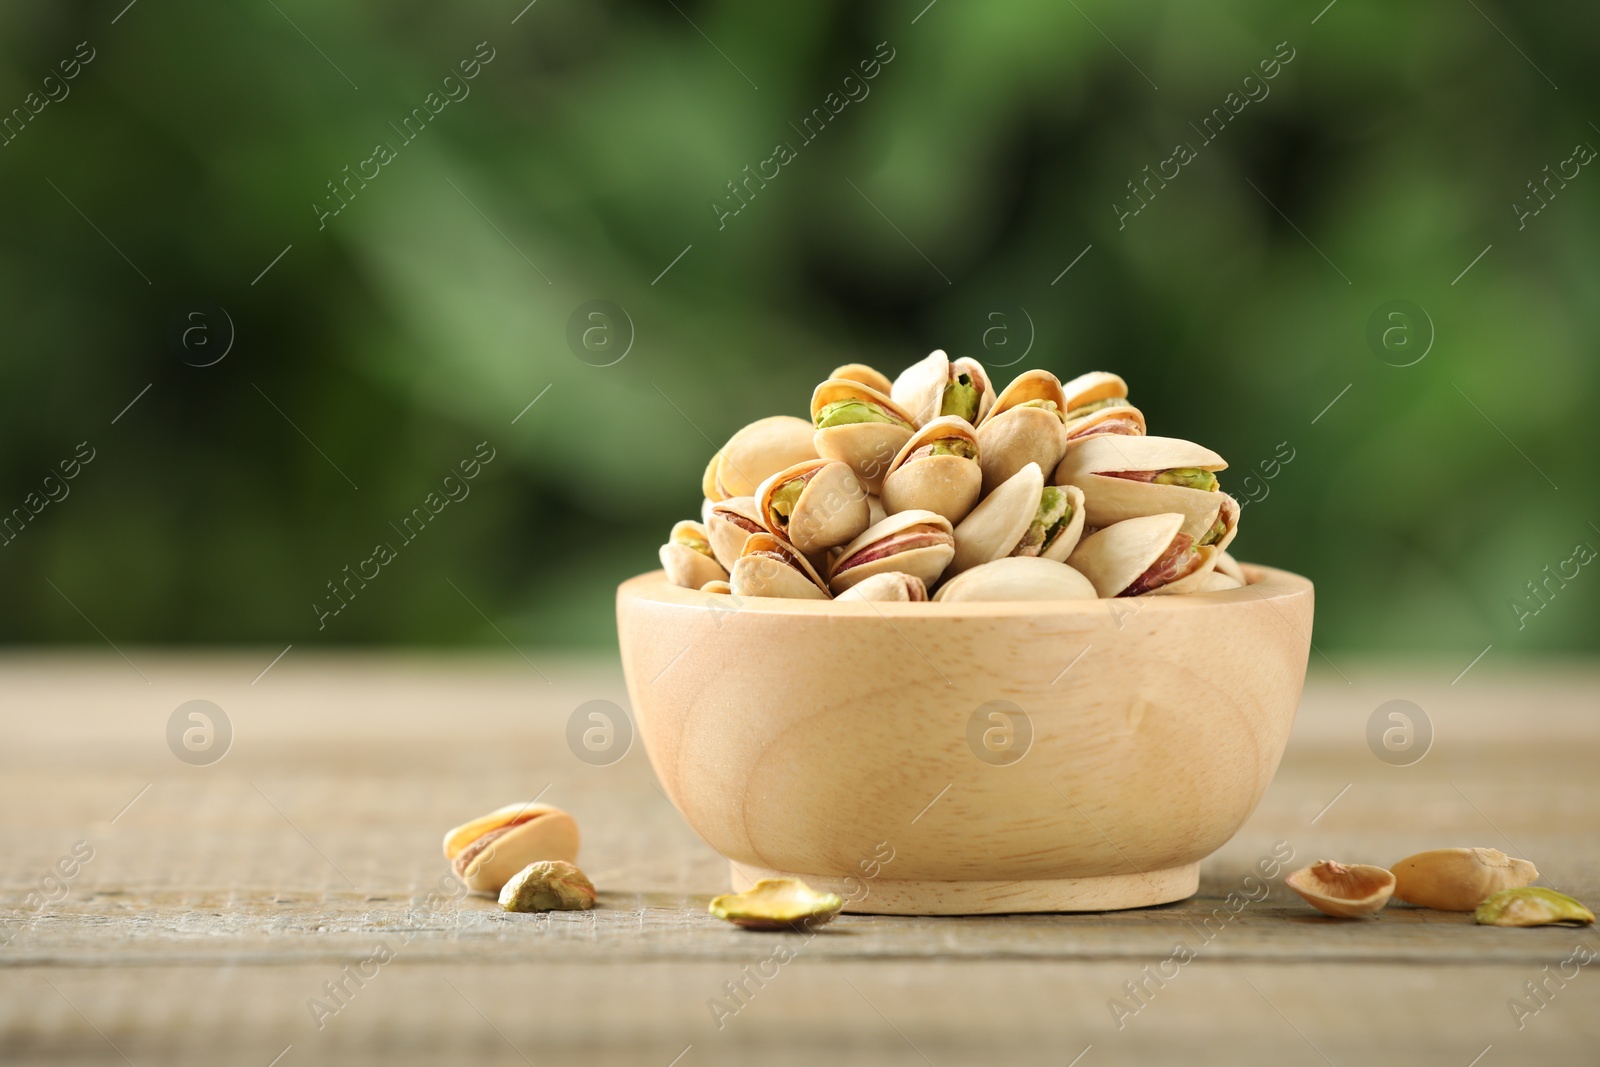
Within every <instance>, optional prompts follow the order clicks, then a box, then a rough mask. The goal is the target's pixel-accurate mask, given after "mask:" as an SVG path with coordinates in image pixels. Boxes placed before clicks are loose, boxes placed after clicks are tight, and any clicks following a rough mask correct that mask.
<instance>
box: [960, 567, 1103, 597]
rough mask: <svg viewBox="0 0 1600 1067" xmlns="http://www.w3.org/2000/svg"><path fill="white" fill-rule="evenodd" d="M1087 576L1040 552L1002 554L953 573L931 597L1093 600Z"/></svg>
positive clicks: (1092, 588) (1091, 587) (1092, 587)
mask: <svg viewBox="0 0 1600 1067" xmlns="http://www.w3.org/2000/svg"><path fill="white" fill-rule="evenodd" d="M1095 596H1096V593H1095V591H1094V586H1093V585H1091V584H1090V582H1089V579H1087V578H1085V577H1084V576H1083V575H1081V574H1079V573H1078V572H1077V571H1075V570H1073V569H1072V568H1071V567H1069V566H1068V565H1067V564H1065V563H1060V562H1058V561H1056V560H1053V559H1045V558H1044V557H1043V556H1002V557H1000V558H999V559H996V560H991V561H989V562H988V563H980V564H979V565H978V566H976V567H973V568H972V569H971V570H968V571H964V572H962V573H961V574H958V575H956V576H955V577H954V578H951V579H950V580H949V581H947V582H945V583H944V585H943V586H941V587H940V589H939V592H938V593H936V594H935V595H934V598H933V599H935V600H939V601H945V602H953V603H960V602H972V601H990V600H1093V599H1095Z"/></svg>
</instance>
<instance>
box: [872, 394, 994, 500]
mask: <svg viewBox="0 0 1600 1067" xmlns="http://www.w3.org/2000/svg"><path fill="white" fill-rule="evenodd" d="M982 488H983V469H982V468H981V467H980V466H978V434H977V431H975V430H974V429H973V428H972V427H971V425H969V424H968V423H967V421H966V420H965V419H962V418H958V417H957V416H954V415H946V416H941V417H939V418H937V419H934V420H933V421H932V422H929V423H928V424H927V425H925V426H923V427H922V429H920V430H918V431H917V432H916V433H914V434H912V435H911V439H910V440H909V441H907V442H906V443H905V445H904V446H902V447H901V449H900V452H899V454H898V455H896V456H895V457H894V461H893V462H891V463H890V464H889V471H888V473H887V474H885V475H884V478H883V507H884V510H885V511H887V512H888V513H889V514H894V513H896V512H900V511H910V510H913V509H920V510H922V511H932V512H934V513H935V514H938V515H943V516H944V517H945V518H947V519H949V520H950V521H951V522H952V523H957V522H960V521H961V520H962V519H964V518H966V517H967V512H969V511H971V510H972V506H973V505H974V504H976V503H977V502H978V493H979V491H980V490H981V489H982Z"/></svg>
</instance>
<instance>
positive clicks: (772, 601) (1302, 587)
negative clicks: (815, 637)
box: [617, 563, 1313, 620]
mask: <svg viewBox="0 0 1600 1067" xmlns="http://www.w3.org/2000/svg"><path fill="white" fill-rule="evenodd" d="M1240 567H1241V568H1242V569H1243V570H1244V574H1245V577H1246V578H1248V579H1249V580H1250V584H1249V585H1246V586H1243V587H1241V588H1239V589H1223V590H1217V591H1215V592H1209V593H1184V594H1181V595H1178V596H1160V595H1145V596H1140V597H1105V598H1095V599H1093V600H1009V601H979V602H974V601H962V602H959V603H953V604H952V603H945V602H944V601H931V600H930V601H919V602H916V603H911V602H906V601H870V600H855V601H845V602H843V603H841V602H839V601H837V600H792V599H788V598H784V597H749V596H747V597H735V596H734V595H733V594H731V593H704V592H701V591H700V590H698V589H686V588H684V587H683V586H680V585H673V584H672V583H671V582H669V581H667V575H666V572H665V571H663V570H660V569H657V570H653V571H647V572H645V573H644V574H639V575H635V576H634V577H632V578H629V579H628V580H627V581H625V582H623V583H622V584H621V585H619V586H617V600H618V602H619V604H620V603H621V602H622V601H624V600H635V601H641V602H644V603H649V604H659V605H667V606H674V607H682V608H689V609H692V610H695V611H707V610H713V609H714V610H722V611H739V612H746V611H754V612H757V613H759V614H762V615H778V616H790V617H795V618H816V617H819V616H820V617H824V618H859V617H871V616H874V615H876V616H880V617H882V618H884V619H893V620H899V619H974V618H1009V617H1033V616H1048V617H1051V618H1061V617H1087V616H1089V615H1091V614H1101V613H1104V612H1105V611H1106V610H1107V608H1108V607H1110V606H1112V605H1115V604H1118V603H1120V604H1122V605H1125V606H1126V608H1127V610H1128V611H1129V612H1130V613H1131V612H1138V613H1140V614H1143V613H1144V612H1146V611H1153V612H1155V617H1158V618H1159V617H1162V616H1165V615H1172V614H1176V613H1179V612H1185V611H1218V610H1228V609H1230V608H1238V607H1240V606H1249V605H1254V604H1256V603H1258V602H1260V601H1267V602H1268V603H1269V604H1270V603H1271V602H1272V601H1275V600H1292V599H1298V598H1299V597H1303V596H1309V595H1310V594H1311V593H1312V592H1313V586H1312V583H1311V580H1310V579H1309V578H1305V577H1302V576H1301V575H1298V574H1295V573H1293V572H1291V571H1285V570H1279V569H1278V568H1276V567H1266V566H1262V565H1260V564H1255V563H1241V564H1240Z"/></svg>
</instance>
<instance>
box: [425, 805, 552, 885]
mask: <svg viewBox="0 0 1600 1067" xmlns="http://www.w3.org/2000/svg"><path fill="white" fill-rule="evenodd" d="M444 855H445V859H447V860H449V861H450V869H451V870H453V871H455V874H456V877H457V878H459V879H461V881H462V883H463V884H464V885H465V886H466V887H467V888H468V889H470V890H472V891H473V892H475V893H484V894H486V895H488V896H494V895H495V894H496V893H498V892H500V887H501V886H503V885H505V884H506V882H507V881H509V880H510V878H511V876H512V875H513V874H516V873H517V872H518V871H520V870H522V868H524V867H526V866H527V865H528V864H530V863H534V862H537V861H539V860H565V861H566V862H568V863H571V862H573V861H574V860H576V859H577V858H578V823H577V821H576V820H574V819H573V817H572V816H571V815H568V814H567V813H566V812H564V811H562V810H561V809H560V808H557V807H552V806H551V805H549V804H534V803H526V804H507V805H506V806H505V807H503V808H500V809H498V810H496V811H491V812H490V813H489V814H487V815H484V816H480V817H479V818H476V819H473V820H472V821H471V822H468V823H463V824H462V825H460V826H458V827H456V828H455V829H454V830H451V831H450V832H449V833H447V834H445V835H444Z"/></svg>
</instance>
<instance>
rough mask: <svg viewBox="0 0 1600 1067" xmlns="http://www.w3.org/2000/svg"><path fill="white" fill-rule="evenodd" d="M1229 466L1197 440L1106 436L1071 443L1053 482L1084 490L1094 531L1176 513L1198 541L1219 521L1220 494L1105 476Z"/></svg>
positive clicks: (1213, 469)
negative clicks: (1124, 522)
mask: <svg viewBox="0 0 1600 1067" xmlns="http://www.w3.org/2000/svg"><path fill="white" fill-rule="evenodd" d="M1227 466H1228V464H1227V462H1226V461H1225V460H1224V459H1223V458H1222V457H1221V456H1219V455H1217V454H1216V453H1215V452H1213V451H1211V450H1210V449H1209V448H1205V447H1204V446H1202V445H1197V444H1195V443H1194V442H1192V441H1183V440H1179V439H1178V438H1176V437H1129V436H1124V435H1118V434H1103V435H1100V436H1096V437H1087V438H1080V439H1078V440H1075V441H1072V442H1070V443H1069V444H1068V445H1067V446H1066V452H1065V454H1064V455H1063V456H1062V457H1061V462H1060V464H1058V465H1057V466H1056V468H1055V477H1054V481H1055V483H1056V484H1057V485H1075V486H1077V487H1078V488H1079V489H1082V490H1083V498H1084V505H1085V506H1086V507H1087V508H1088V510H1089V518H1088V521H1089V525H1091V526H1110V525H1111V524H1112V523H1117V522H1122V521H1123V520H1124V519H1134V518H1139V517H1140V516H1144V515H1156V514H1162V513H1166V512H1176V513H1177V514H1179V515H1182V516H1183V527H1182V530H1183V532H1184V533H1186V534H1188V535H1189V536H1190V537H1192V538H1194V539H1195V540H1196V541H1198V540H1200V538H1201V537H1203V536H1205V533H1206V531H1207V530H1209V529H1210V528H1211V524H1212V523H1213V522H1215V521H1216V518H1217V507H1218V501H1217V497H1216V495H1215V493H1212V492H1208V491H1206V490H1204V489H1190V488H1188V487H1187V486H1182V485H1157V484H1156V483H1154V482H1140V481H1134V480H1132V479H1129V478H1116V477H1110V476H1108V475H1106V474H1104V473H1102V472H1106V471H1163V470H1171V469H1173V468H1176V467H1198V468H1200V469H1201V470H1208V471H1220V470H1224V469H1226V468H1227Z"/></svg>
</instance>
